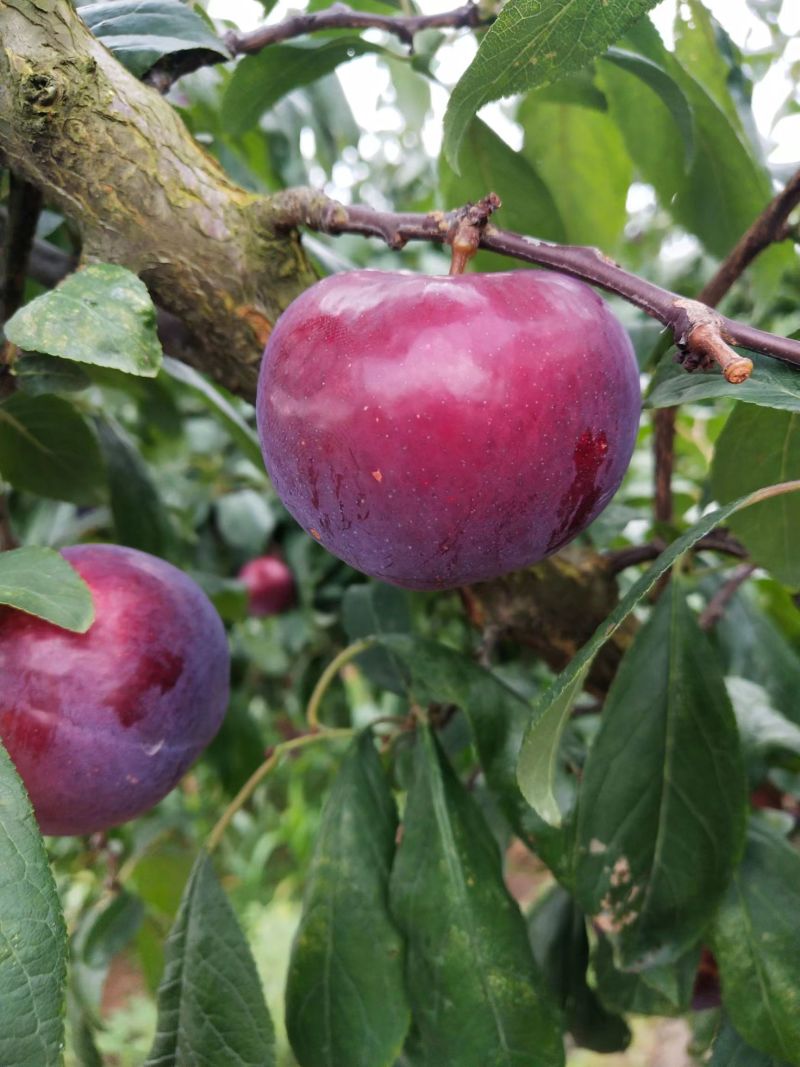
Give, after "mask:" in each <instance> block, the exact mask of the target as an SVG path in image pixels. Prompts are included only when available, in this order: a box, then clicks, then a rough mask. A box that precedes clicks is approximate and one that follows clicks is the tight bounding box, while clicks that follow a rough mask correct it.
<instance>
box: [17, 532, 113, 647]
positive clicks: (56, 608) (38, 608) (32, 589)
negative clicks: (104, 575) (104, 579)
mask: <svg viewBox="0 0 800 1067" xmlns="http://www.w3.org/2000/svg"><path fill="white" fill-rule="evenodd" d="M0 604H8V605H10V606H11V607H12V608H18V609H19V610H20V611H25V612H27V613H28V614H29V615H38V616H39V618H40V619H47V621H48V622H52V623H53V624H54V625H56V626H60V627H61V628H62V629H64V630H72V631H73V632H75V633H79V634H83V633H86V631H87V630H88V629H89V627H90V626H91V625H92V623H93V622H94V605H93V604H92V594H91V593H90V592H89V586H88V585H87V584H86V582H84V580H83V578H81V576H80V575H79V574H78V572H77V571H76V570H75V569H74V568H73V567H71V566H70V564H69V563H67V561H66V560H65V559H64V557H63V556H61V555H59V553H58V552H54V551H53V549H52V548H39V547H37V546H35V545H28V546H26V547H25V548H15V549H12V550H11V551H10V552H2V553H0Z"/></svg>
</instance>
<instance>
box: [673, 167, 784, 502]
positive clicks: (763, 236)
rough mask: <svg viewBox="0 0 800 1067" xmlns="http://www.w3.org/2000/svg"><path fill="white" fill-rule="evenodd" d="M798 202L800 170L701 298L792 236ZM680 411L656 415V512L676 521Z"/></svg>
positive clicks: (712, 301)
mask: <svg viewBox="0 0 800 1067" xmlns="http://www.w3.org/2000/svg"><path fill="white" fill-rule="evenodd" d="M798 204H800V171H798V172H797V173H796V174H795V175H794V176H793V177H791V178H790V179H789V181H788V182H787V183H786V186H785V188H784V189H783V190H782V191H781V192H780V193H778V195H777V196H776V197H774V198H773V199H772V200H771V201H770V202H769V204H767V206H766V207H765V208H764V210H763V211H762V212H761V214H760V215H759V216H758V218H757V219H756V220H755V222H754V223H753V224H752V226H750V228H749V229H748V230H747V231H746V232H745V233H744V234H743V235H742V237H741V238H740V240H739V241H737V243H736V245H735V246H734V247H733V248H732V249H731V251H730V253H729V254H728V256H727V257H726V258H725V259H724V260H723V262H722V263H721V264H720V265H719V267H718V269H717V271H716V273H715V274H714V276H713V277H712V278H711V279H710V280H709V281H708V282H706V284H705V285H704V286H703V289H702V290H701V292H700V295H699V298H698V299H699V300H700V301H701V302H702V303H704V304H708V305H709V306H710V307H713V306H715V305H716V304H718V303H719V302H720V300H722V298H723V297H724V296H725V294H726V293H727V292H728V291H729V290H730V289H731V288H732V286H733V285H734V284H735V282H736V281H738V279H739V278H740V277H741V275H742V274H743V273H744V271H745V270H746V268H747V267H748V266H749V265H750V264H751V263H752V262H753V260H754V259H755V258H756V256H758V255H759V254H760V253H761V252H763V251H764V250H765V249H766V248H768V247H769V246H770V245H771V244H774V243H775V242H777V241H783V240H786V239H788V238H789V237H790V236H791V234H790V231H789V229H788V226H787V223H788V219H789V216H790V215H791V213H792V211H794V209H795V208H796V207H797V206H798ZM747 329H748V328H747V327H746V328H745V336H743V337H742V339H741V341H740V342H739V343H740V344H742V345H743V346H744V347H746V348H747V347H750V345H749V344H748V340H747V337H746V330H747ZM754 351H760V349H754ZM725 355H727V356H729V357H730V356H731V354H730V353H725ZM733 355H735V354H733ZM736 358H741V357H736ZM705 362H706V361H705V360H704V359H703V358H701V359H700V364H701V365H702V364H703V363H705ZM731 366H732V367H733V374H734V377H735V376H736V373H737V367H736V364H735V363H734V362H733V360H732V359H731V358H729V360H728V367H729V373H730V368H731ZM723 369H724V367H723ZM739 369H740V370H744V371H745V372H746V373H745V377H747V374H749V369H748V368H747V367H746V366H744V365H742V364H739ZM750 369H752V367H751V368H750ZM729 380H730V379H729ZM677 412H678V409H677V408H675V407H671V408H660V409H659V410H658V411H656V413H655V416H654V418H653V428H654V433H653V451H654V466H655V477H654V480H655V495H654V514H655V518H656V521H657V522H671V521H672V471H673V466H674V462H675V447H674V442H675V420H676V417H677Z"/></svg>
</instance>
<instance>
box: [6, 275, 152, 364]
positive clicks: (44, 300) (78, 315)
mask: <svg viewBox="0 0 800 1067" xmlns="http://www.w3.org/2000/svg"><path fill="white" fill-rule="evenodd" d="M5 331H6V336H7V337H8V339H9V340H10V341H12V342H13V343H14V344H15V345H19V347H20V348H24V349H29V350H31V351H34V352H42V353H44V354H45V355H48V356H60V357H61V358H62V359H72V360H75V361H76V362H77V363H91V364H94V365H95V366H97V367H111V368H112V369H113V370H118V371H123V372H124V373H126V374H138V375H141V376H142V377H145V378H153V377H155V375H156V374H158V368H159V367H160V366H161V343H160V342H159V340H158V335H157V333H156V309H155V307H154V306H153V301H152V300H151V299H150V294H149V293H148V291H147V288H146V286H145V284H144V282H142V281H140V280H139V279H138V278H137V277H136V275H135V274H132V273H131V271H129V270H126V269H125V268H124V267H118V266H116V265H115V264H113V263H93V264H90V265H89V266H88V267H83V268H82V269H81V270H79V271H76V272H75V273H74V274H70V275H68V276H67V277H66V278H65V279H64V281H63V282H61V283H60V284H59V285H58V286H56V288H55V289H51V290H50V292H49V293H45V294H44V295H43V296H37V297H36V299H35V300H31V301H30V303H28V304H26V305H25V306H24V307H22V308H20V310H19V311H18V312H17V313H16V315H14V316H12V318H10V319H9V320H8V322H7V323H6V325H5Z"/></svg>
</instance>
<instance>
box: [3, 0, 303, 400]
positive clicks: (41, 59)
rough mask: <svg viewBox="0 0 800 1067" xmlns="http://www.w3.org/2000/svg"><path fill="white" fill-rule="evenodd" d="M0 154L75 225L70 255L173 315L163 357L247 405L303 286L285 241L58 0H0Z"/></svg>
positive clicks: (251, 197)
mask: <svg viewBox="0 0 800 1067" xmlns="http://www.w3.org/2000/svg"><path fill="white" fill-rule="evenodd" d="M0 153H2V155H3V157H4V158H5V161H6V163H7V165H8V166H9V167H10V168H11V169H12V170H13V171H15V172H16V173H18V174H19V175H20V176H22V177H24V178H26V179H27V180H28V181H30V182H31V183H33V184H34V185H36V186H37V187H38V188H39V189H41V191H42V192H43V194H44V196H45V198H46V200H47V201H48V202H49V203H50V204H52V205H53V206H54V207H56V208H58V209H60V210H61V211H63V212H64V214H65V215H66V216H67V217H68V218H69V219H70V220H71V221H72V222H73V223H74V224H75V225H76V226H77V228H78V230H79V232H80V235H81V239H82V245H83V258H84V260H86V261H105V262H110V263H118V264H121V265H122V266H125V267H128V268H129V269H130V270H132V271H134V272H135V273H137V274H138V275H139V276H140V277H141V278H142V280H143V281H145V282H146V284H147V285H148V287H149V289H150V291H151V293H152V295H153V298H154V299H155V300H156V302H157V303H158V304H159V305H160V306H161V307H162V308H164V309H166V310H167V311H169V312H171V313H172V314H173V315H175V316H177V318H178V319H179V320H180V322H181V323H182V324H183V326H184V327H185V330H186V331H187V332H182V334H181V338H180V342H179V343H180V351H178V352H176V353H175V354H177V355H179V356H180V358H183V359H186V360H187V361H189V362H191V363H193V364H194V365H195V366H197V367H199V368H200V369H201V370H204V371H206V372H208V373H210V374H211V375H212V376H213V377H215V378H216V379H217V380H218V381H220V382H222V383H223V384H224V385H226V386H227V387H228V388H230V389H232V390H233V391H235V392H237V393H239V394H241V395H243V396H249V397H252V395H253V391H254V388H255V381H256V375H257V368H258V361H259V358H260V355H261V351H262V349H263V346H264V342H265V340H266V337H267V335H268V333H269V330H270V328H271V326H272V324H273V323H274V321H275V319H276V318H277V316H278V315H279V313H280V312H281V311H282V310H283V308H284V307H286V305H287V304H288V303H289V302H290V301H291V300H292V299H294V297H295V296H297V295H298V293H299V292H301V291H302V289H304V288H305V287H306V286H308V285H309V284H311V282H312V281H313V280H314V276H313V273H312V271H311V268H310V266H309V264H308V261H307V260H306V258H305V256H304V255H303V252H302V248H301V246H300V242H299V239H298V237H297V234H296V233H294V232H286V231H285V230H283V229H280V228H276V227H275V225H274V223H273V218H272V212H271V207H270V201H269V199H268V198H265V197H260V196H257V195H255V194H253V193H250V192H247V191H246V190H244V189H241V188H240V187H239V186H237V185H236V184H235V183H234V182H232V181H231V180H230V179H229V178H228V177H227V176H226V175H225V173H224V172H223V171H222V169H221V168H220V167H219V165H218V164H217V163H216V161H215V160H214V159H213V158H212V157H211V156H210V155H209V154H208V153H207V152H205V151H204V150H203V148H202V147H201V146H200V145H199V144H197V142H196V141H195V140H194V139H193V138H192V136H191V135H190V133H189V132H188V130H187V129H186V127H185V126H184V124H183V122H182V120H181V118H180V116H179V115H178V114H177V113H176V112H175V111H174V109H173V108H172V107H171V106H170V104H169V103H168V102H167V101H166V100H164V99H163V98H162V97H161V96H160V95H159V94H158V93H157V92H156V91H155V90H154V89H151V88H149V87H148V86H146V85H143V84H142V83H141V82H139V81H138V80H137V79H136V78H135V77H134V76H133V75H132V74H130V73H129V72H128V71H127V70H125V68H124V67H123V66H122V65H121V64H120V63H118V62H117V60H115V59H114V57H113V56H112V55H111V53H110V52H108V50H107V49H106V48H105V47H104V46H103V45H102V44H101V43H100V42H99V41H97V40H96V39H95V38H94V37H93V36H92V35H91V33H90V32H89V31H88V29H87V28H86V27H85V26H84V24H83V23H82V22H81V20H80V18H79V17H78V15H77V13H76V12H75V10H74V9H73V8H72V6H71V4H70V3H69V2H68V0H0Z"/></svg>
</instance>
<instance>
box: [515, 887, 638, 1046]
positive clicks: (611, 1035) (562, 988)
mask: <svg viewBox="0 0 800 1067" xmlns="http://www.w3.org/2000/svg"><path fill="white" fill-rule="evenodd" d="M527 923H528V933H529V935H530V939H531V947H532V948H533V954H534V957H535V958H536V962H537V963H538V964H539V966H540V967H541V969H542V972H543V973H544V976H545V978H546V979H547V981H548V983H549V985H550V988H551V990H552V991H553V996H554V997H555V998H556V1003H557V1004H558V1005H559V1007H561V1009H562V1010H563V1012H564V1015H565V1018H566V1023H567V1030H568V1031H569V1032H570V1033H571V1034H572V1037H573V1039H574V1041H575V1043H576V1044H577V1045H580V1046H581V1047H582V1048H589V1049H593V1050H594V1051H595V1052H621V1051H623V1050H624V1049H626V1048H627V1047H628V1045H629V1043H630V1040H631V1032H630V1030H629V1029H628V1026H627V1024H626V1023H625V1020H624V1019H623V1018H621V1017H620V1016H619V1015H612V1014H610V1013H609V1012H608V1011H606V1009H605V1008H604V1007H603V1005H602V1004H601V1003H600V1002H599V1000H598V999H597V994H596V993H595V991H594V990H593V989H592V988H591V987H590V986H589V983H588V982H587V980H586V968H587V966H588V963H589V939H588V937H587V935H586V920H585V918H584V915H583V913H582V912H581V911H580V909H579V908H578V907H577V906H576V905H575V902H574V900H573V898H572V897H571V896H570V894H569V893H567V892H566V890H564V889H562V888H561V887H560V886H554V887H553V888H552V889H551V890H550V891H549V892H547V893H545V894H544V895H543V896H541V897H540V898H539V899H538V900H537V901H536V905H535V906H534V908H533V909H532V910H531V911H530V912H529V914H528V916H527Z"/></svg>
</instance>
